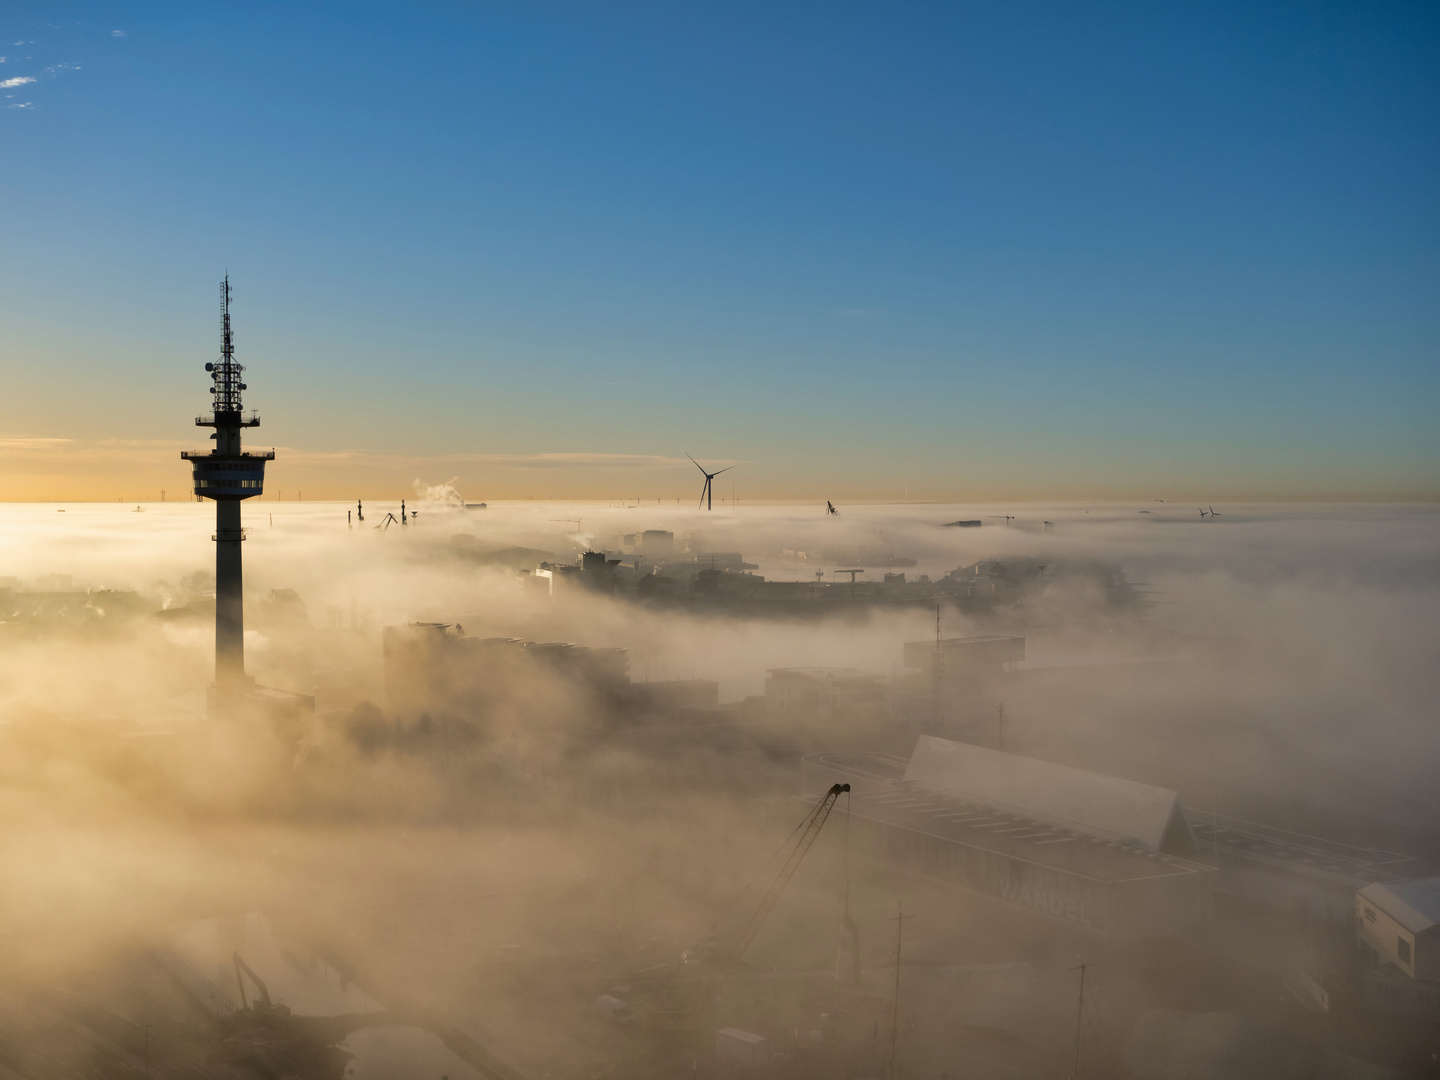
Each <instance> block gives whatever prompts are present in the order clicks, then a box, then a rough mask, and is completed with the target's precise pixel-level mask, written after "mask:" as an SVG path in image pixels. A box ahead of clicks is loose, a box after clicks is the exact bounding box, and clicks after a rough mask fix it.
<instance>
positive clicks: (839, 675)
mask: <svg viewBox="0 0 1440 1080" xmlns="http://www.w3.org/2000/svg"><path fill="white" fill-rule="evenodd" d="M888 687H889V679H887V678H886V677H885V676H884V675H874V674H868V673H866V672H862V671H860V670H859V669H857V668H848V667H793V668H770V669H769V670H767V671H766V672H765V709H766V711H767V712H768V713H769V714H770V715H771V716H773V717H777V718H780V719H791V720H820V721H828V720H848V719H852V718H856V717H863V716H867V715H873V714H876V713H878V712H880V711H881V710H883V709H884V708H885V706H886V703H887V690H888Z"/></svg>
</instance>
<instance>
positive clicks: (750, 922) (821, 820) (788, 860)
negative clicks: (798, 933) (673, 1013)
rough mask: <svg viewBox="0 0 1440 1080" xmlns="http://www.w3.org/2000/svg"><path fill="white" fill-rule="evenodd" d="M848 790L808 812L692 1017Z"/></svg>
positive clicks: (837, 790)
mask: <svg viewBox="0 0 1440 1080" xmlns="http://www.w3.org/2000/svg"><path fill="white" fill-rule="evenodd" d="M849 790H850V785H849V784H834V785H832V786H831V788H830V790H829V791H827V792H826V793H825V795H824V796H823V797H822V798H821V799H820V802H819V803H818V804H817V805H816V807H815V809H814V810H812V811H811V812H810V817H809V818H808V819H807V820H806V822H805V828H804V830H803V831H802V832H801V834H800V839H799V840H797V841H796V842H795V846H794V847H792V848H791V849H790V854H789V855H787V856H786V857H785V862H784V863H783V864H782V865H781V867H780V872H779V873H777V874H776V875H775V880H773V881H772V882H771V883H770V888H769V889H767V890H766V891H765V896H764V897H763V898H762V899H761V901H760V904H759V906H758V907H756V908H755V910H754V911H752V912H751V913H750V918H749V919H747V920H746V921H745V925H744V926H742V927H741V928H740V933H739V934H737V935H736V937H735V940H734V941H732V942H731V943H730V947H729V948H728V949H726V950H725V955H724V957H723V958H722V959H721V961H720V968H719V971H718V972H717V973H716V976H715V977H714V978H713V979H711V980H710V981H709V982H708V983H707V984H706V985H705V987H704V988H703V989H702V990H701V992H700V995H699V997H698V998H697V999H696V1000H695V1003H694V1004H693V1005H692V1006H691V1008H690V1014H691V1015H692V1016H698V1015H699V1014H700V1013H702V1012H704V1011H705V1008H706V1006H708V1005H709V1004H710V1002H711V1001H713V1000H714V999H715V995H716V994H718V993H719V992H720V988H721V987H722V986H724V985H725V981H726V980H727V979H729V977H730V973H731V972H732V971H734V970H735V968H736V967H738V966H739V964H740V960H741V958H742V957H743V956H744V955H745V950H746V949H748V948H749V947H750V942H751V941H752V940H753V939H754V937H755V935H756V934H757V933H759V932H760V927H761V926H763V925H764V924H765V920H766V919H767V918H768V917H769V915H770V911H771V909H772V908H774V906H775V904H776V902H777V901H778V900H779V899H780V894H781V893H783V892H784V891H785V886H786V885H788V884H790V879H791V878H792V877H794V876H795V871H796V870H797V869H799V867H800V863H801V862H802V861H803V860H804V858H805V855H806V853H807V852H808V851H809V850H810V846H811V845H812V844H814V843H815V840H816V838H817V837H819V835H820V830H821V828H822V827H824V825H825V819H826V818H828V817H829V816H830V811H831V810H833V809H834V808H835V800H837V799H838V798H840V796H841V795H842V794H844V793H845V792H847V791H849Z"/></svg>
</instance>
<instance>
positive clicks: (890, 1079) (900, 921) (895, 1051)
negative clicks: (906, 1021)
mask: <svg viewBox="0 0 1440 1080" xmlns="http://www.w3.org/2000/svg"><path fill="white" fill-rule="evenodd" d="M914 917H915V916H913V915H906V914H905V905H904V904H903V903H901V904H899V905H897V907H896V914H895V918H893V919H892V920H890V921H891V922H893V923H894V924H895V988H894V990H893V991H892V992H891V996H890V1060H889V1064H888V1066H887V1067H886V1069H885V1080H899V1077H900V941H901V936H902V933H903V931H904V929H905V920H906V919H913V918H914Z"/></svg>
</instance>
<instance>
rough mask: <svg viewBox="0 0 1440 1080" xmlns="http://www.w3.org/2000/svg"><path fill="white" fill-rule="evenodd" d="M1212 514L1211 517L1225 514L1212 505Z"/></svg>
mask: <svg viewBox="0 0 1440 1080" xmlns="http://www.w3.org/2000/svg"><path fill="white" fill-rule="evenodd" d="M1210 516H1211V517H1224V516H1225V515H1224V514H1222V513H1220V512H1219V511H1217V510H1216V509H1215V508H1214V507H1213V506H1212V507H1210Z"/></svg>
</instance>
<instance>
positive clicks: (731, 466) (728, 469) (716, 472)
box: [710, 465, 735, 476]
mask: <svg viewBox="0 0 1440 1080" xmlns="http://www.w3.org/2000/svg"><path fill="white" fill-rule="evenodd" d="M734 467H735V466H734V465H726V466H725V468H723V469H719V470H717V471H715V472H713V473H711V474H710V475H711V476H719V475H720V474H721V473H722V472H729V471H730V470H731V469H733V468H734Z"/></svg>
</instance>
